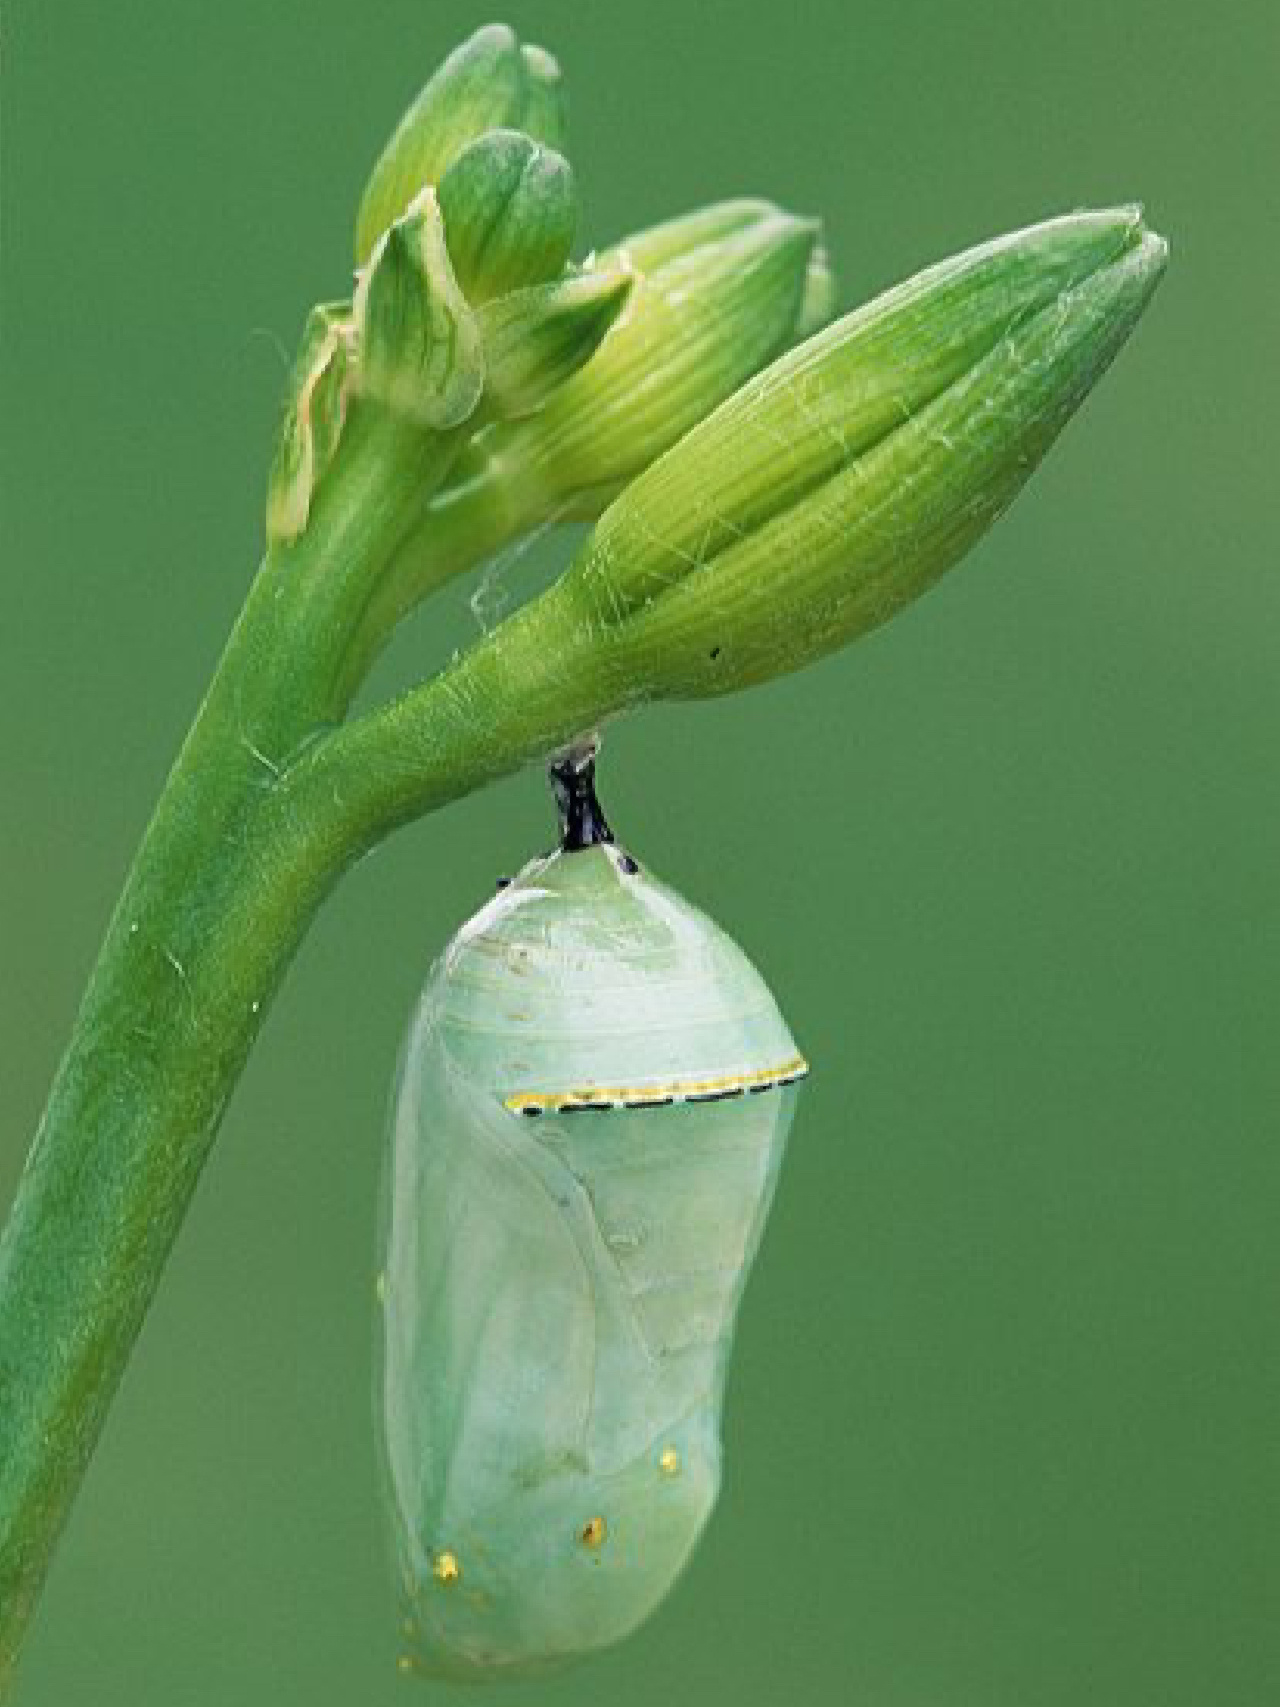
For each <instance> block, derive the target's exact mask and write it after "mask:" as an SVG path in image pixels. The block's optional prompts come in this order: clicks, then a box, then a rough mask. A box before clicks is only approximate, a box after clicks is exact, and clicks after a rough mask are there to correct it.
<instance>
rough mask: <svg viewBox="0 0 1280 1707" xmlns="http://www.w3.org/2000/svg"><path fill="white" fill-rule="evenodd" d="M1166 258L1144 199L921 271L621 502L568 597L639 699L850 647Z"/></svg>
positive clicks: (1021, 470)
mask: <svg viewBox="0 0 1280 1707" xmlns="http://www.w3.org/2000/svg"><path fill="white" fill-rule="evenodd" d="M1165 257H1166V246H1165V243H1164V241H1163V239H1161V238H1160V237H1158V236H1156V235H1155V234H1154V233H1152V232H1150V231H1148V230H1147V229H1146V227H1145V226H1144V225H1143V223H1142V219H1141V215H1140V212H1139V210H1137V209H1136V208H1119V209H1114V210H1111V211H1108V212H1102V213H1080V214H1073V215H1071V216H1069V217H1068V218H1064V219H1059V220H1054V221H1051V222H1049V223H1047V224H1044V225H1038V226H1033V227H1031V228H1030V229H1029V230H1026V231H1021V232H1016V233H1014V234H1013V235H1011V236H1008V237H1004V238H1001V239H999V240H998V241H996V242H994V243H988V244H984V245H983V246H982V247H980V248H977V249H972V250H970V251H968V252H967V253H966V254H963V255H959V256H957V257H955V258H954V259H952V260H949V261H945V262H943V263H942V264H941V265H939V266H936V267H932V268H930V269H929V270H928V271H926V272H924V273H921V274H919V275H918V276H917V277H916V278H914V279H912V280H910V281H909V282H908V283H906V284H904V285H901V286H899V287H898V288H897V289H896V290H892V291H890V292H888V293H887V294H886V295H884V296H882V297H880V298H878V299H877V300H876V301H874V302H872V303H870V304H868V305H867V306H866V307H865V308H863V309H860V310H859V311H858V312H857V313H855V314H851V315H849V316H847V317H846V318H845V319H843V320H840V321H838V322H837V323H836V324H835V325H833V326H830V327H829V328H828V329H827V330H826V331H825V332H823V333H821V334H819V335H818V336H817V337H815V338H812V339H810V340H809V341H808V342H807V343H805V344H802V345H801V346H799V348H797V349H795V350H793V351H792V352H791V353H790V354H789V355H787V356H785V357H783V358H782V360H780V361H778V362H776V363H775V364H774V365H773V366H772V367H770V368H768V369H766V371H765V372H764V373H762V374H760V375H759V376H758V377H757V378H756V379H755V380H753V381H752V382H751V383H750V384H748V385H746V386H745V387H744V388H743V389H742V390H741V391H740V392H738V393H737V395H736V396H734V397H732V398H731V399H730V400H729V401H728V402H727V403H725V404H724V405H723V406H722V407H721V408H720V409H718V410H717V411H716V412H715V413H714V414H713V415H711V416H710V417H709V418H708V419H707V420H705V421H704V422H703V423H702V424H701V425H700V426H698V427H696V428H695V429H694V430H693V431H692V432H690V433H689V434H688V435H687V436H686V437H685V438H684V439H683V440H682V441H681V442H680V443H679V444H678V445H677V446H676V447H675V449H674V450H672V451H670V452H668V454H667V455H666V456H664V457H663V458H661V459H660V460H659V461H658V462H656V463H655V464H654V465H653V466H652V467H651V468H650V469H649V470H648V472H647V473H646V474H644V475H642V476H641V477H640V478H639V479H638V480H636V481H635V482H634V483H633V484H632V485H631V486H629V487H628V488H627V489H626V491H625V492H624V493H623V494H622V496H621V497H620V498H619V499H618V500H617V502H616V503H615V504H614V505H613V506H612V507H611V508H610V509H609V510H608V511H607V512H606V513H605V515H604V516H603V517H602V519H601V521H600V522H599V524H598V525H597V527H596V529H595V532H594V533H593V535H592V537H591V539H590V540H589V542H588V544H587V546H586V547H585V548H584V552H583V554H582V555H581V557H580V558H579V559H578V561H577V562H576V564H575V565H574V566H573V567H572V568H571V569H570V570H569V572H568V574H567V575H566V577H565V578H564V580H563V581H562V582H561V583H560V585H559V586H558V587H557V588H556V589H555V590H554V592H553V595H552V597H553V598H563V599H565V600H566V601H567V602H568V603H569V604H570V605H571V607H572V610H573V612H574V617H573V618H572V619H571V620H573V621H574V622H575V624H576V625H577V626H578V627H580V629H581V630H582V632H583V633H590V634H593V635H596V636H600V637H603V642H602V643H603V644H604V646H605V648H606V654H607V656H608V658H609V659H610V660H611V663H610V665H609V667H610V669H611V670H616V671H617V673H618V678H619V680H622V681H625V682H626V683H627V684H628V695H629V696H635V697H644V696H649V695H672V696H680V697H690V696H701V695H707V694H718V693H726V692H729V691H731V690H733V689H736V688H741V687H745V686H748V685H749V684H751V683H753V682H757V681H762V680H765V679H767V678H768V677H770V676H774V675H779V674H781V673H783V672H784V671H788V670H794V669H798V668H799V667H801V666H802V665H804V664H806V663H808V662H810V661H811V660H812V659H814V658H817V657H819V656H821V655H822V654H823V653H825V652H829V651H831V650H833V649H834V648H836V647H838V646H841V645H843V644H844V643H845V642H846V641H848V640H850V639H852V638H853V637H854V636H855V635H857V634H860V633H862V632H863V631H864V630H866V629H869V628H872V627H874V626H875V625H876V624H878V623H881V622H884V621H885V620H886V619H887V618H888V617H890V616H891V615H892V614H893V613H894V612H895V611H896V610H898V609H899V608H900V607H901V606H902V605H903V604H905V603H907V602H908V601H909V600H910V599H912V598H915V597H916V596H917V595H918V594H919V593H921V592H923V591H924V590H925V588H927V587H928V586H930V585H931V584H932V583H933V582H934V581H935V580H936V579H937V578H938V576H940V575H941V574H942V573H943V571H944V570H945V569H947V568H948V567H950V565H951V564H952V563H954V562H955V561H956V560H957V559H958V558H959V557H960V556H961V555H962V554H963V553H964V552H965V551H966V550H967V549H968V547H969V546H970V545H971V544H972V543H973V542H974V540H976V539H977V538H978V536H979V535H980V534H981V533H982V532H983V531H984V530H985V529H986V528H987V527H988V526H989V525H990V523H991V522H992V521H993V520H994V519H995V518H996V517H997V516H998V515H999V514H1000V513H1001V512H1002V511H1003V510H1004V509H1005V508H1006V507H1007V505H1008V504H1009V503H1010V502H1011V501H1012V499H1013V497H1014V496H1015V494H1016V493H1017V491H1018V489H1019V488H1020V487H1021V486H1022V484H1023V482H1024V481H1025V480H1026V479H1027V477H1028V475H1029V474H1030V473H1031V471H1032V469H1033V468H1034V467H1035V466H1036V464H1037V463H1038V462H1039V460H1040V458H1041V457H1042V456H1043V455H1044V453H1045V451H1046V450H1047V449H1048V448H1049V446H1050V444H1051V443H1052V442H1053V440H1054V438H1055V437H1056V436H1057V434H1058V432H1059V431H1060V430H1061V428H1062V426H1063V425H1064V424H1065V422H1066V421H1067V419H1068V418H1069V417H1070V415H1071V414H1072V412H1073V411H1074V410H1075V409H1076V407H1077V406H1078V405H1079V404H1080V403H1081V402H1082V401H1083V399H1084V397H1085V396H1086V395H1087V394H1088V392H1089V390H1090V388H1091V387H1092V385H1093V384H1094V382H1095V381H1096V380H1097V379H1098V377H1099V376H1100V375H1101V373H1102V372H1103V370H1104V369H1105V368H1106V366H1107V365H1108V363H1109V362H1110V361H1111V359H1112V357H1113V356H1114V355H1115V353H1116V351H1117V350H1118V349H1119V348H1120V346H1121V344H1122V343H1123V342H1124V340H1125V338H1126V337H1127V336H1128V334H1129V332H1130V331H1131V330H1132V329H1133V326H1134V324H1135V322H1136V321H1137V319H1138V316H1139V315H1140V314H1141V312H1142V309H1143V308H1144V307H1145V305H1146V303H1147V301H1148V299H1149V297H1150V296H1151V293H1152V291H1153V290H1154V289H1155V286H1156V284H1157V283H1158V281H1159V279H1160V276H1161V273H1162V272H1163V269H1164V263H1165ZM606 348H607V345H606ZM586 371H587V373H588V374H589V373H590V372H591V371H592V370H591V369H588V370H586ZM584 377H585V375H584ZM559 620H561V621H563V620H566V619H565V618H564V617H563V615H562V616H561V617H560V618H559Z"/></svg>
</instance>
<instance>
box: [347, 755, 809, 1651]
mask: <svg viewBox="0 0 1280 1707" xmlns="http://www.w3.org/2000/svg"><path fill="white" fill-rule="evenodd" d="M552 774H553V780H554V781H555V782H556V786H557V792H558V794H559V797H560V807H561V816H562V823H563V834H562V845H561V847H560V849H559V850H558V851H557V852H555V853H553V854H551V855H549V856H548V857H547V858H544V859H536V860H534V861H532V862H531V863H530V864H529V865H527V866H526V867H525V868H524V870H523V871H521V872H520V874H519V876H518V877H517V878H516V879H515V880H514V882H512V883H511V884H510V885H509V886H507V887H505V888H504V889H502V890H501V891H500V892H499V894H498V895H497V896H496V898H495V899H494V900H492V901H491V902H490V903H489V905H488V906H486V907H484V908H483V909H482V910H481V911H480V912H479V913H478V914H477V915H476V916H475V918H473V919H471V920H470V922H469V923H467V924H466V925H464V926H463V928H462V929H461V930H460V931H459V932H458V934H457V936H456V937H455V938H454V939H453V941H452V942H451V943H450V944H449V946H448V948H447V949H446V950H445V952H444V954H443V956H442V957H441V959H440V961H439V962H438V963H437V965H436V966H435V967H434V968H433V970H432V972H431V974H430V976H429V977H428V979H427V984H426V988H425V989H424V991H423V994H422V997H421V1000H420V1002H419V1005H418V1008H417V1011H416V1013H415V1015H414V1017H413V1021H412V1024H411V1026H410V1030H409V1034H408V1038H407V1041H406V1044H405V1049H404V1054H403V1058H402V1063H401V1069H400V1079H399V1084H398V1087H397V1093H396V1099H395V1104H394V1114H393V1121H392V1130H391V1149H390V1156H389V1164H388V1181H387V1202H386V1208H385V1251H384V1253H383V1254H384V1262H383V1270H382V1278H381V1282H380V1291H381V1296H382V1306H383V1308H382V1369H381V1376H380V1392H379V1403H380V1409H381V1421H382V1451H383V1455H384V1469H385V1481H386V1487H387V1493H388V1499H389V1505H390V1508H391V1517H392V1526H393V1539H394V1544H395V1549H396V1554H397V1562H398V1569H399V1575H400V1580H401V1584H402V1588H403V1594H404V1633H405V1641H406V1646H407V1650H408V1651H407V1652H406V1654H405V1657H404V1660H403V1661H402V1663H403V1664H404V1666H405V1667H406V1669H420V1670H422V1671H425V1672H428V1673H431V1674H434V1675H438V1676H449V1677H473V1678H481V1677H487V1676H496V1675H500V1674H504V1673H514V1672H518V1671H521V1670H528V1669H531V1668H534V1667H539V1666H542V1665H545V1664H547V1663H550V1662H553V1661H556V1660H562V1659H567V1658H570V1657H572V1656H575V1655H579V1654H583V1653H586V1652H589V1651H590V1650H591V1649H593V1648H599V1647H603V1646H605V1645H606V1644H608V1643H610V1642H615V1641H617V1640H618V1639H619V1638H620V1637H623V1636H625V1635H626V1634H627V1633H628V1631H630V1630H632V1629H634V1628H635V1626H636V1625H637V1624H639V1623H640V1622H641V1621H642V1620H643V1619H644V1618H645V1617H646V1616H647V1615H648V1614H649V1613H650V1612H652V1611H653V1609H654V1608H655V1607H656V1606H657V1605H658V1603H659V1602H660V1601H661V1600H662V1598H663V1596H664V1595H665V1594H666V1593H667V1591H668V1590H669V1589H670V1588H671V1586H672V1584H673V1583H674V1582H675V1580H676V1578H677V1577H678V1575H679V1574H680V1571H681V1569H682V1568H683V1566H684V1564H685V1562H686V1561H687V1560H688V1558H689V1555H690V1553H691V1551H692V1549H693V1547H694V1544H695V1543H696V1541H697V1539H698V1536H699V1534H700V1532H701V1530H702V1528H703V1526H704V1524H705V1523H706V1521H707V1519H708V1517H709V1516H710V1513H711V1508H712V1506H713V1505H714V1503H715V1498H716V1492H717V1488H718V1485H719V1481H720V1409H721V1402H722V1397H723V1392H724V1382H725V1373H726V1367H727V1363H728V1356H729V1350H730V1345H731V1341H732V1336H733V1327H734V1317H735V1314H736V1311H737V1307H738V1301H739V1299H740V1297H741V1294H742V1289H743V1285H744V1283H745V1281H746V1277H747V1272H748V1270H749V1268H750V1266H751V1261H752V1258H753V1256H754V1254H755V1251H756V1247H757V1244H758V1242H759V1239H760V1235H761V1231H762V1228H763V1224H764V1219H765V1215H766V1213H767V1211H768V1208H769V1202H770V1198H771V1197H772V1194H773V1189H774V1184H775V1181H776V1179H777V1174H778V1167H779V1163H780V1162H781V1159H782V1150H783V1145H784V1143H785V1140H786V1135H787V1129H788V1127H789V1126H790V1124H791V1117H792V1113H793V1108H794V1101H795V1097H796V1094H797V1082H798V1081H799V1080H800V1079H801V1078H802V1077H803V1076H804V1074H805V1072H806V1070H807V1069H806V1067H805V1063H804V1061H803V1060H802V1059H801V1058H800V1056H799V1054H798V1053H797V1050H796V1046H795V1043H794V1042H793V1040H792V1037H791V1033H790V1032H789V1031H788V1029H787V1027H786V1024H785V1022H784V1021H783V1019H782V1016H781V1014H780V1013H779V1012H778V1008H777V1005H776V1004H775V1002H774V1000H773V997H772V996H771V995H770V993H769V991H768V989H767V987H766V986H765V984H764V982H763V980H762V979H761V978H760V976H759V974H758V973H757V972H756V971H755V970H754V968H753V967H752V966H751V965H750V964H749V962H748V961H747V959H746V957H745V956H744V955H743V953H742V951H741V950H740V949H739V948H737V947H736V946H735V944H734V943H733V942H731V941H730V940H729V938H728V937H727V936H725V934H724V933H723V931H721V930H719V929H717V927H716V926H715V925H714V924H713V923H712V922H711V921H710V920H709V919H708V918H706V917H705V916H704V915H703V914H702V913H700V912H698V911H697V910H696V909H695V908H693V907H691V906H689V904H688V903H687V902H685V901H682V900H681V899H680V897H679V896H678V895H676V894H674V893H673V892H672V891H671V890H670V889H668V888H667V887H666V886H665V885H664V884H662V883H659V882H658V881H657V880H656V879H655V878H653V877H652V876H650V875H649V874H648V873H647V872H645V871H643V870H641V869H640V868H639V867H638V866H637V865H636V863H635V861H634V860H633V859H632V858H631V857H630V856H629V855H628V854H626V853H624V852H623V851H622V849H621V848H619V847H618V846H616V845H615V844H614V842H613V838H612V836H611V835H610V833H609V829H608V826H607V825H606V824H605V822H604V820H603V817H602V816H601V815H600V811H599V807H598V804H597V802H596V799H595V794H594V788H593V781H592V765H591V762H590V760H586V761H582V760H579V761H570V762H566V763H565V764H564V765H562V766H559V767H556V768H554V769H553V773H552Z"/></svg>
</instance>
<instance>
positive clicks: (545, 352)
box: [477, 267, 633, 420]
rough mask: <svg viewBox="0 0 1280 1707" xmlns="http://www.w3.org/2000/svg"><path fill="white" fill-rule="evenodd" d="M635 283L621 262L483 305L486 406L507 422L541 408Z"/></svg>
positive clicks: (591, 350) (594, 345) (587, 355)
mask: <svg viewBox="0 0 1280 1707" xmlns="http://www.w3.org/2000/svg"><path fill="white" fill-rule="evenodd" d="M632 282H633V280H632V275H631V274H630V273H628V272H625V271H624V270H623V269H622V268H620V267H615V268H612V269H608V268H602V267H601V268H589V269H587V270H586V271H584V272H580V273H576V274H575V275H573V276H572V277H571V278H567V279H561V280H558V281H557V282H556V283H555V284H547V285H533V286H531V287H530V288H529V289H527V290H519V291H513V292H511V293H509V294H508V295H506V296H502V297H499V298H498V300H497V301H496V302H490V303H487V304H486V305H485V306H484V307H482V308H480V309H479V310H478V311H477V318H478V319H479V322H480V333H481V338H482V341H483V345H484V363H485V409H486V411H487V412H492V414H493V415H494V416H495V417H497V418H498V419H501V420H508V419H513V418H515V417H518V416H522V415H529V414H532V413H533V412H534V411H535V410H537V409H540V408H541V407H542V405H543V404H544V403H545V402H546V401H547V399H548V397H550V396H552V395H553V394H554V393H555V391H556V390H557V388H558V387H560V386H561V385H563V384H564V382H565V381H566V380H567V379H569V378H570V376H571V375H573V374H575V373H576V372H577V371H578V369H579V368H580V367H582V366H583V365H584V363H586V362H587V361H589V360H590V359H591V357H592V356H593V355H594V354H595V352H596V350H597V349H598V347H599V345H600V341H601V339H602V338H603V337H604V335H605V333H606V332H607V331H608V330H609V328H610V327H611V326H612V325H613V324H614V322H615V320H616V319H617V318H618V315H619V314H620V313H621V312H622V310H623V307H624V305H625V304H626V300H627V296H628V293H629V292H630V290H631V286H632Z"/></svg>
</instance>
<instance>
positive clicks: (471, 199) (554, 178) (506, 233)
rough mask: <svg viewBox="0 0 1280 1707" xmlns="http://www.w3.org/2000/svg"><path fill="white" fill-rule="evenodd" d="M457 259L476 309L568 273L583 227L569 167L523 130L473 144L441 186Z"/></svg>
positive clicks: (500, 132) (491, 135) (490, 136)
mask: <svg viewBox="0 0 1280 1707" xmlns="http://www.w3.org/2000/svg"><path fill="white" fill-rule="evenodd" d="M438 195H439V201H440V213H441V215H442V217H443V219H444V232H445V241H446V243H447V244H448V248H449V259H450V261H451V262H452V263H453V272H454V276H455V277H456V279H457V281H458V283H459V285H460V286H461V287H462V293H463V295H464V296H465V297H466V299H467V301H468V302H470V303H471V304H472V305H473V306H475V305H478V304H480V303H485V302H488V301H490V300H491V299H492V298H493V297H495V296H502V295H503V294H505V293H506V292H507V291H513V290H520V289H522V288H524V287H525V286H526V285H538V284H545V283H547V282H549V281H550V280H552V279H558V278H559V277H560V275H561V273H562V272H563V271H564V265H565V262H566V261H567V260H568V259H569V251H570V249H571V248H572V247H573V233H574V228H575V226H576V224H577V216H578V209H577V199H576V197H575V195H574V188H573V173H572V171H571V170H570V168H569V162H568V161H567V160H566V159H565V158H564V156H563V155H562V154H557V153H556V152H555V150H554V149H552V148H544V147H543V146H542V145H541V144H540V143H537V142H534V141H533V140H532V139H531V138H530V137H528V136H525V135H524V134H523V132H521V131H515V130H492V131H489V132H487V133H486V134H485V135H484V136H481V137H477V139H476V140H475V141H474V142H471V143H468V144H467V146H466V147H465V148H464V149H463V150H462V152H461V153H460V154H459V155H458V156H457V158H456V159H455V160H454V161H453V163H452V164H451V165H450V167H449V169H448V171H447V172H446V173H445V174H444V177H443V178H441V180H440V188H439V191H438Z"/></svg>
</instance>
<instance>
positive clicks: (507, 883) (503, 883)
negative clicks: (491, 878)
mask: <svg viewBox="0 0 1280 1707" xmlns="http://www.w3.org/2000/svg"><path fill="white" fill-rule="evenodd" d="M510 887H511V879H510V878H509V877H500V878H499V879H498V881H497V882H496V883H495V884H494V888H495V889H496V890H497V891H498V893H499V894H501V893H502V891H503V890H504V889H510Z"/></svg>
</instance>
